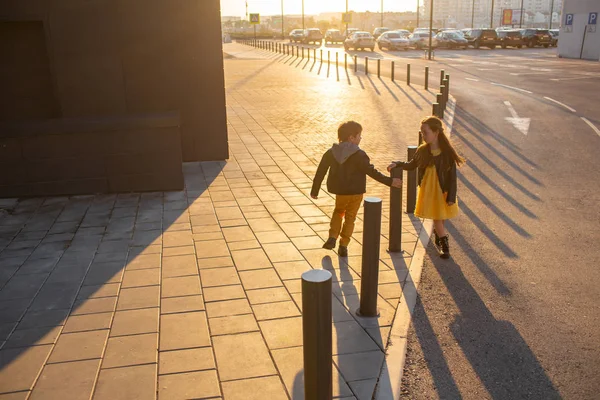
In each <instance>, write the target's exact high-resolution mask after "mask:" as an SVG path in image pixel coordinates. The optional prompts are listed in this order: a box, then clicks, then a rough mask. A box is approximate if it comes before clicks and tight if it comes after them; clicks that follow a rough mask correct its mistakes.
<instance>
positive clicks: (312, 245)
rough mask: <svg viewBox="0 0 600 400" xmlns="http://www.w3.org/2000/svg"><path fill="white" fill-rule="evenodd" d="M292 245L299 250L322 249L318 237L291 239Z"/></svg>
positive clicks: (321, 241)
mask: <svg viewBox="0 0 600 400" xmlns="http://www.w3.org/2000/svg"><path fill="white" fill-rule="evenodd" d="M292 243H294V246H296V247H297V248H298V249H299V250H307V249H320V248H322V247H323V239H321V237H320V236H304V237H293V238H292Z"/></svg>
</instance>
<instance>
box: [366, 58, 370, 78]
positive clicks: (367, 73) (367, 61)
mask: <svg viewBox="0 0 600 400" xmlns="http://www.w3.org/2000/svg"><path fill="white" fill-rule="evenodd" d="M365 75H369V57H365Z"/></svg>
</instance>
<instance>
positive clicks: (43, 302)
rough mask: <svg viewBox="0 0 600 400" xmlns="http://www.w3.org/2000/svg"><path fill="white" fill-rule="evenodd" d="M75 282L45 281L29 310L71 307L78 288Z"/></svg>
mask: <svg viewBox="0 0 600 400" xmlns="http://www.w3.org/2000/svg"><path fill="white" fill-rule="evenodd" d="M79 285H80V284H79V283H77V282H67V283H63V282H58V283H46V284H44V286H42V288H41V289H40V291H39V292H38V294H37V296H36V297H35V300H33V303H31V306H30V307H29V309H30V310H33V311H38V310H59V309H66V308H71V306H72V305H73V302H74V301H75V297H76V296H77V292H78V290H79Z"/></svg>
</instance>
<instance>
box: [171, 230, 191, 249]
mask: <svg viewBox="0 0 600 400" xmlns="http://www.w3.org/2000/svg"><path fill="white" fill-rule="evenodd" d="M193 244H194V239H193V238H192V232H191V231H190V232H188V231H176V232H165V233H164V234H163V247H178V246H186V245H190V246H191V245H193Z"/></svg>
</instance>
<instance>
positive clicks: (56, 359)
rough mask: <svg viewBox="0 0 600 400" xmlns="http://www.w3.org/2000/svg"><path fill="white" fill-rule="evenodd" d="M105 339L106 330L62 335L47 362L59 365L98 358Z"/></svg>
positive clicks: (106, 335)
mask: <svg viewBox="0 0 600 400" xmlns="http://www.w3.org/2000/svg"><path fill="white" fill-rule="evenodd" d="M107 337H108V331H107V330H102V331H90V332H78V333H68V334H62V335H60V337H59V338H58V342H57V343H56V346H54V350H53V351H52V354H51V355H50V358H49V359H48V362H49V363H60V362H65V361H77V360H87V359H92V358H100V357H101V356H102V352H103V350H104V345H105V344H106V338H107Z"/></svg>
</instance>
